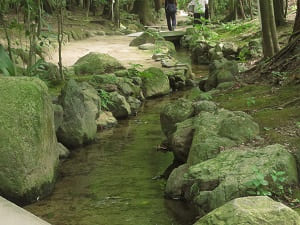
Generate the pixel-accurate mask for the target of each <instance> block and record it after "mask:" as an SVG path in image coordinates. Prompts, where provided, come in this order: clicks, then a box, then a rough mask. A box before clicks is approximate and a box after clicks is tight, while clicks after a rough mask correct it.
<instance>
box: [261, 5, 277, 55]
mask: <svg viewBox="0 0 300 225" xmlns="http://www.w3.org/2000/svg"><path fill="white" fill-rule="evenodd" d="M259 5H260V17H261V25H262V35H263V52H264V56H265V57H272V56H273V55H274V54H275V53H277V52H278V51H279V45H278V39H277V32H276V25H275V18H274V9H273V0H259Z"/></svg>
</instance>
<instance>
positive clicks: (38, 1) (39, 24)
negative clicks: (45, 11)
mask: <svg viewBox="0 0 300 225" xmlns="http://www.w3.org/2000/svg"><path fill="white" fill-rule="evenodd" d="M37 4H38V16H37V24H38V28H37V36H38V37H39V36H40V34H41V30H42V5H41V0H37Z"/></svg>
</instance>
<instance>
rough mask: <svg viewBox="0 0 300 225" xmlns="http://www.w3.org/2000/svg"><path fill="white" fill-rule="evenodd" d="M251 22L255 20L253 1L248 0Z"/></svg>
mask: <svg viewBox="0 0 300 225" xmlns="http://www.w3.org/2000/svg"><path fill="white" fill-rule="evenodd" d="M248 5H249V11H250V17H251V20H253V10H252V0H248Z"/></svg>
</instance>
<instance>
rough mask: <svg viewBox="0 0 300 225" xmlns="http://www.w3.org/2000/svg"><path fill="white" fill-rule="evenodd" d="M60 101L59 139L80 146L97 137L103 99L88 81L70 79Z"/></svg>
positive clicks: (67, 144) (70, 144)
mask: <svg viewBox="0 0 300 225" xmlns="http://www.w3.org/2000/svg"><path fill="white" fill-rule="evenodd" d="M58 102H59V103H60V105H61V106H62V107H63V110H64V116H63V121H62V124H61V125H60V127H59V129H58V131H57V137H58V139H59V141H60V142H61V143H62V144H64V145H65V146H67V147H69V148H74V147H79V146H81V145H83V144H87V143H90V142H91V141H93V140H94V139H95V136H96V132H97V125H96V119H97V118H98V115H99V111H100V106H101V100H100V97H99V96H98V92H97V91H96V90H95V89H94V88H93V87H92V86H91V85H89V84H88V83H86V82H83V83H76V82H75V81H74V80H70V81H69V82H68V83H67V84H66V86H65V87H64V88H63V90H62V93H61V95H60V96H59V99H58Z"/></svg>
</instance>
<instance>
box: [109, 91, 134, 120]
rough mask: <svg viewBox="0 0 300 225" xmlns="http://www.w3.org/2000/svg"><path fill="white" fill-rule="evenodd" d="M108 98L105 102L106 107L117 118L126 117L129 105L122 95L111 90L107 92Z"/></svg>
mask: <svg viewBox="0 0 300 225" xmlns="http://www.w3.org/2000/svg"><path fill="white" fill-rule="evenodd" d="M109 100H110V101H109V102H108V103H107V106H108V109H109V111H111V112H112V114H113V116H114V117H116V118H117V119H118V118H120V119H122V118H126V117H128V116H129V115H130V114H131V109H130V105H129V104H128V102H127V101H126V98H125V97H124V96H122V95H120V94H118V93H117V92H112V93H110V94H109Z"/></svg>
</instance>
